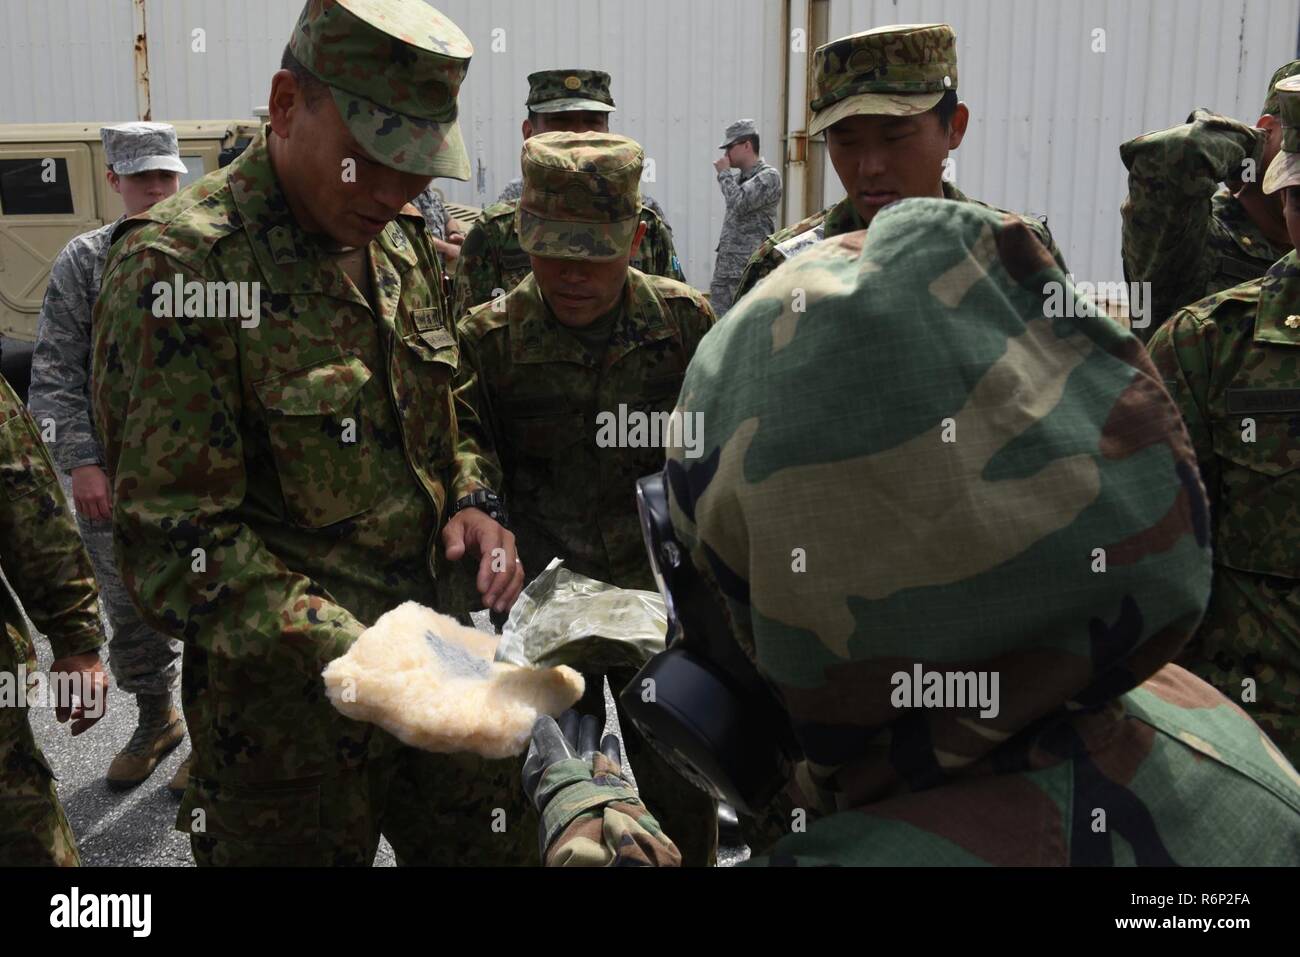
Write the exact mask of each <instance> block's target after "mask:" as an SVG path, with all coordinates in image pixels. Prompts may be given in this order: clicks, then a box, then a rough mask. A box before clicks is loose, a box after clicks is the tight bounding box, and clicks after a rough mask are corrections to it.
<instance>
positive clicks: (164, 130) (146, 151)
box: [99, 122, 188, 176]
mask: <svg viewBox="0 0 1300 957" xmlns="http://www.w3.org/2000/svg"><path fill="white" fill-rule="evenodd" d="M99 139H100V142H102V143H103V144H104V160H105V162H107V163H108V165H109V167H110V168H111V169H112V170H113V172H114V173H116V174H117V175H118V176H130V175H132V174H133V173H144V172H147V171H149V170H152V169H165V170H170V171H171V172H173V173H185V172H188V170H187V169H186V166H185V164H184V163H182V162H181V148H180V144H179V143H177V142H176V130H175V129H174V128H173V127H171V126H169V125H168V124H166V123H143V122H141V123H119V124H117V125H116V126H104V127H100V130H99Z"/></svg>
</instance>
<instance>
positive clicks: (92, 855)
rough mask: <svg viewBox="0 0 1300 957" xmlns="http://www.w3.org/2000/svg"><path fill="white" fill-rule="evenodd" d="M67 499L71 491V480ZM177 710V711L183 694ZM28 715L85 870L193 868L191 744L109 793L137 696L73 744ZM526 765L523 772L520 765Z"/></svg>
mask: <svg viewBox="0 0 1300 957" xmlns="http://www.w3.org/2000/svg"><path fill="white" fill-rule="evenodd" d="M64 491H65V492H67V491H69V483H68V482H67V481H66V480H65V482H64ZM69 498H70V496H69ZM0 587H3V586H0ZM29 627H30V623H29ZM488 627H489V629H490V626H488ZM32 631H33V635H34V636H35V638H36V653H37V659H38V661H37V666H38V667H39V668H40V669H41V670H42V671H47V670H48V668H49V666H50V663H51V662H52V660H53V655H52V654H51V651H50V646H49V643H48V642H47V641H46V640H45V639H44V637H43V636H40V635H39V634H38V633H36V631H35V629H34V628H33V629H32ZM104 631H105V634H106V635H107V634H110V633H111V630H110V629H109V626H108V623H107V621H105V622H104ZM100 653H101V656H102V657H103V658H104V660H105V668H106V669H107V667H108V664H107V662H108V658H109V656H110V654H111V652H110V651H109V650H108V649H107V647H106V648H104V649H102V650H101V652H100ZM176 705H177V708H178V709H179V707H180V697H179V692H177V694H176ZM605 713H606V715H607V716H608V718H607V721H606V730H607V731H611V732H613V733H614V734H619V729H618V718H617V716H616V714H615V711H614V701H613V697H612V695H611V693H610V690H609V685H608V684H606V685H605ZM28 714H29V719H30V721H31V725H32V732H33V734H34V735H35V737H36V741H37V743H38V744H39V745H40V746H41V749H42V750H43V751H44V752H45V756H46V758H47V759H48V760H49V762H50V766H51V767H52V768H53V769H54V773H55V774H56V775H57V777H58V789H59V800H60V801H62V803H63V808H64V811H65V812H66V813H67V815H68V820H69V822H70V823H71V824H72V830H73V832H74V833H75V834H76V835H77V842H78V846H79V847H80V850H81V860H82V864H83V865H87V866H138V867H192V866H193V864H194V861H193V858H192V857H191V856H190V845H189V837H188V835H186V834H183V833H181V832H179V831H177V830H175V827H174V825H175V821H176V811H177V808H178V807H179V804H180V802H179V799H177V798H176V797H174V796H173V795H172V794H171V792H170V791H168V790H167V782H168V781H170V780H171V777H172V774H173V773H175V771H176V769H177V768H178V767H179V766H180V764H181V762H182V761H183V760H184V759H185V756H186V755H187V754H189V750H190V744H189V738H188V737H187V738H186V740H185V741H184V742H183V743H182V744H181V745H180V746H179V747H177V748H176V750H174V751H172V752H171V754H169V755H167V757H166V758H164V759H163V761H162V762H161V763H160V764H159V766H158V768H157V770H155V771H154V773H153V775H152V776H150V778H149V779H148V780H147V781H145V782H144V783H143V784H141V785H140V786H138V787H136V788H134V789H132V790H129V791H115V790H113V789H111V788H109V786H108V784H107V782H106V781H105V780H104V774H105V773H106V772H107V770H108V766H109V764H110V763H111V762H112V760H113V756H114V755H116V754H117V752H118V751H119V750H121V749H122V748H123V747H124V746H125V745H126V743H127V741H128V740H129V739H130V737H131V733H132V732H133V731H134V730H135V725H136V707H135V697H134V696H133V695H130V694H127V693H126V692H123V691H122V690H121V689H120V688H117V687H115V686H114V687H113V688H111V690H110V691H109V697H108V706H107V709H106V712H105V714H104V717H103V718H101V719H100V720H99V722H98V723H96V724H95V725H94V727H92V728H90V729H89V730H88V731H86V732H84V733H83V734H80V735H78V736H77V737H75V738H74V737H72V736H71V735H70V734H69V733H68V725H66V724H63V725H61V724H59V723H58V722H57V721H56V720H55V718H54V711H53V710H52V709H47V708H32V709H31V710H30V711H29V712H28ZM620 740H621V736H620ZM520 763H521V765H522V758H521V759H520ZM632 774H633V776H634V775H635V769H632ZM748 856H749V851H748V848H744V847H729V848H721V849H720V850H719V853H718V863H719V864H720V865H721V866H724V867H726V866H730V865H733V864H736V863H738V862H740V861H743V860H745V859H746V858H747V857H748ZM375 866H376V867H393V866H395V862H394V859H393V851H392V848H390V847H389V846H388V842H387V841H384V840H381V841H380V845H379V852H378V854H377V855H376V857H375Z"/></svg>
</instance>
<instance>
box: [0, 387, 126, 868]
mask: <svg viewBox="0 0 1300 957" xmlns="http://www.w3.org/2000/svg"><path fill="white" fill-rule="evenodd" d="M0 486H3V487H2V488H0V567H3V571H4V577H5V579H6V580H7V581H8V583H9V586H10V587H11V588H13V590H14V592H15V594H17V596H18V598H19V600H20V601H21V602H22V608H23V609H25V610H26V612H27V614H28V615H29V616H31V620H32V623H33V624H35V626H36V627H37V629H39V630H40V631H41V632H42V633H43V634H44V635H45V637H46V638H48V639H49V642H50V646H51V648H52V649H53V651H54V658H55V660H56V661H57V660H58V659H60V658H67V657H70V656H72V655H81V654H86V653H87V652H91V651H96V650H97V649H98V648H99V647H100V645H101V644H102V643H103V634H102V632H101V631H100V624H99V608H98V605H97V603H96V600H95V579H94V577H93V574H92V572H91V566H90V559H89V557H87V555H86V552H85V549H84V548H82V545H81V540H80V539H79V538H78V537H77V528H76V525H74V524H73V521H72V514H71V512H70V510H69V509H68V503H67V501H66V499H64V497H63V489H61V488H60V487H59V482H58V479H57V478H56V477H55V473H54V462H53V461H52V460H51V458H50V453H49V452H48V451H47V450H46V448H45V446H44V444H43V443H42V442H41V436H40V432H39V430H38V429H37V427H36V423H35V421H34V420H33V419H32V417H31V416H30V415H29V414H28V412H27V410H26V409H25V408H24V407H23V404H22V401H21V400H20V399H19V398H18V395H17V394H16V393H15V392H14V390H13V389H12V388H10V386H9V383H8V382H6V381H5V380H4V378H3V377H0ZM0 617H2V618H3V620H4V635H3V636H0V674H4V675H8V676H10V677H9V678H8V680H9V681H11V682H12V681H15V680H16V678H17V676H18V675H19V671H18V669H19V666H24V667H25V668H26V669H27V674H28V675H31V674H32V673H34V672H35V670H36V649H35V647H34V646H33V645H32V640H31V636H30V635H29V634H28V630H27V623H26V621H25V620H24V618H23V613H22V610H20V609H19V607H18V606H17V605H16V604H14V601H13V599H12V598H11V597H10V595H9V589H8V588H6V587H5V586H4V584H3V583H0ZM78 863H80V860H79V858H78V856H77V841H76V838H75V837H74V836H73V833H72V828H71V827H70V826H69V824H68V819H67V817H66V816H65V815H64V813H63V808H62V807H61V806H60V805H59V798H58V794H57V792H56V791H55V787H54V772H53V771H52V770H50V765H49V762H47V761H46V760H45V755H43V754H42V753H41V749H40V747H39V746H38V745H37V744H36V739H35V738H33V737H32V728H31V725H30V724H29V723H28V721H27V709H26V708H25V707H22V708H20V707H4V706H0V867H14V866H18V865H33V864H54V865H59V866H73V865H76V864H78Z"/></svg>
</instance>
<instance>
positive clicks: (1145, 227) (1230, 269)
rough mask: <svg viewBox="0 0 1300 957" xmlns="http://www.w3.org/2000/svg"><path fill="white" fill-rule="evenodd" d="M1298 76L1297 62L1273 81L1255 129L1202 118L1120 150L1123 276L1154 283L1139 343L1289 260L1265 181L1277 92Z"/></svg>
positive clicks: (1276, 137) (1277, 132)
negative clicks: (1124, 176)
mask: <svg viewBox="0 0 1300 957" xmlns="http://www.w3.org/2000/svg"><path fill="white" fill-rule="evenodd" d="M1296 72H1300V60H1292V61H1291V62H1290V63H1287V64H1285V65H1283V66H1281V67H1279V68H1278V69H1277V71H1276V72H1275V73H1274V74H1273V78H1272V80H1270V81H1269V84H1268V96H1267V98H1266V99H1265V102H1264V110H1263V113H1262V115H1261V116H1260V118H1259V119H1258V120H1257V121H1256V123H1255V125H1254V126H1247V125H1246V124H1244V123H1239V122H1238V121H1237V120H1234V119H1230V118H1229V117H1226V116H1220V115H1219V114H1217V113H1211V112H1210V111H1208V110H1196V111H1195V112H1194V113H1192V115H1191V116H1189V117H1188V118H1187V122H1186V123H1184V124H1183V125H1182V126H1175V127H1174V128H1173V129H1168V130H1161V131H1160V132H1157V133H1147V134H1145V135H1143V136H1139V137H1138V138H1137V139H1134V140H1130V141H1129V142H1127V143H1125V144H1124V145H1123V146H1121V147H1120V148H1119V155H1120V158H1121V159H1123V161H1124V165H1125V167H1127V169H1128V196H1127V197H1126V198H1125V200H1124V205H1123V207H1122V208H1121V212H1122V214H1123V217H1124V232H1123V255H1124V277H1125V279H1127V280H1128V281H1129V282H1131V283H1132V282H1149V283H1150V284H1151V295H1150V299H1149V302H1148V304H1147V310H1146V313H1147V314H1146V316H1145V317H1143V318H1145V319H1146V320H1147V321H1146V322H1141V323H1137V324H1135V325H1134V326H1133V331H1134V333H1135V334H1136V335H1137V336H1138V337H1139V338H1141V339H1143V340H1149V339H1150V338H1151V336H1152V335H1154V334H1155V331H1156V329H1158V328H1159V327H1160V324H1161V323H1163V322H1164V321H1165V320H1166V319H1168V318H1169V317H1170V316H1171V315H1173V314H1174V312H1175V311H1176V310H1178V309H1181V308H1182V307H1183V306H1187V305H1190V304H1191V303H1194V302H1196V301H1197V300H1198V299H1202V298H1204V297H1205V296H1208V295H1210V293H1213V292H1220V291H1222V290H1224V289H1228V288H1230V287H1232V286H1236V285H1238V284H1239V283H1243V282H1246V281H1248V280H1251V279H1258V278H1259V277H1260V276H1262V275H1264V273H1265V272H1266V271H1267V270H1268V267H1269V266H1271V265H1273V263H1275V262H1277V261H1278V260H1279V259H1281V258H1282V257H1283V256H1285V255H1286V254H1287V253H1288V252H1290V251H1291V249H1292V246H1291V239H1290V237H1288V236H1287V231H1286V219H1285V218H1284V217H1283V215H1282V201H1281V199H1280V197H1278V196H1277V195H1272V196H1268V195H1265V193H1264V191H1263V189H1262V183H1261V180H1262V179H1263V176H1264V171H1265V170H1267V169H1268V167H1269V164H1270V163H1271V162H1272V160H1273V157H1274V156H1276V155H1277V151H1278V149H1279V147H1280V145H1281V139H1282V124H1281V121H1280V120H1279V119H1278V110H1279V109H1280V107H1279V104H1278V94H1277V92H1276V90H1275V89H1274V87H1275V86H1276V84H1277V82H1278V81H1279V80H1281V79H1284V78H1285V77H1288V76H1291V75H1293V74H1295V73H1296ZM1222 183H1228V184H1230V185H1227V186H1221V185H1220V184H1222ZM1135 318H1136V317H1135Z"/></svg>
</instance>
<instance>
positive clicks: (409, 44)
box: [289, 0, 474, 180]
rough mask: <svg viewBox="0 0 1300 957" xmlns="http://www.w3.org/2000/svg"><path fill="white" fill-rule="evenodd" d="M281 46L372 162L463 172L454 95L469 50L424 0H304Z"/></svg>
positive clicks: (465, 164) (435, 172)
mask: <svg viewBox="0 0 1300 957" xmlns="http://www.w3.org/2000/svg"><path fill="white" fill-rule="evenodd" d="M289 50H290V52H292V53H293V55H294V56H295V57H296V58H297V60H298V62H299V63H301V64H302V65H303V66H304V67H305V68H306V69H307V70H308V71H309V72H311V73H312V74H313V75H314V76H316V77H317V78H319V79H320V80H321V81H323V82H324V83H325V84H327V85H328V86H329V88H330V92H331V93H333V95H334V103H335V105H336V106H337V107H338V109H339V115H340V116H342V117H343V122H344V123H346V124H347V126H348V129H349V130H350V131H351V133H352V135H353V136H354V137H356V140H357V142H358V143H360V144H361V146H362V148H364V149H365V150H366V151H367V152H368V153H369V154H370V155H371V156H372V157H373V158H374V159H376V160H378V161H379V162H380V163H383V164H384V165H385V166H388V167H391V168H393V169H398V170H402V171H403V172H406V173H419V174H421V175H423V176H445V177H449V178H451V179H462V180H463V179H469V173H470V166H469V154H468V153H466V152H465V141H464V140H463V139H462V138H461V132H460V124H459V123H458V122H457V106H456V96H457V95H458V94H459V92H460V85H461V82H462V81H463V80H464V79H465V73H466V71H467V70H468V69H469V60H470V57H471V56H473V54H474V47H473V46H472V45H471V44H470V42H469V39H468V38H467V37H466V36H465V34H464V33H462V32H461V30H460V28H459V27H458V26H456V24H454V23H452V22H451V21H450V20H449V19H447V17H445V16H444V15H443V14H441V13H439V12H438V11H437V10H435V9H434V8H433V7H431V6H429V5H428V4H427V3H425V2H424V0H307V5H306V6H305V7H303V9H302V13H301V14H300V15H299V17H298V23H297V25H296V26H295V27H294V29H293V35H292V36H291V37H290V38H289Z"/></svg>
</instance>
